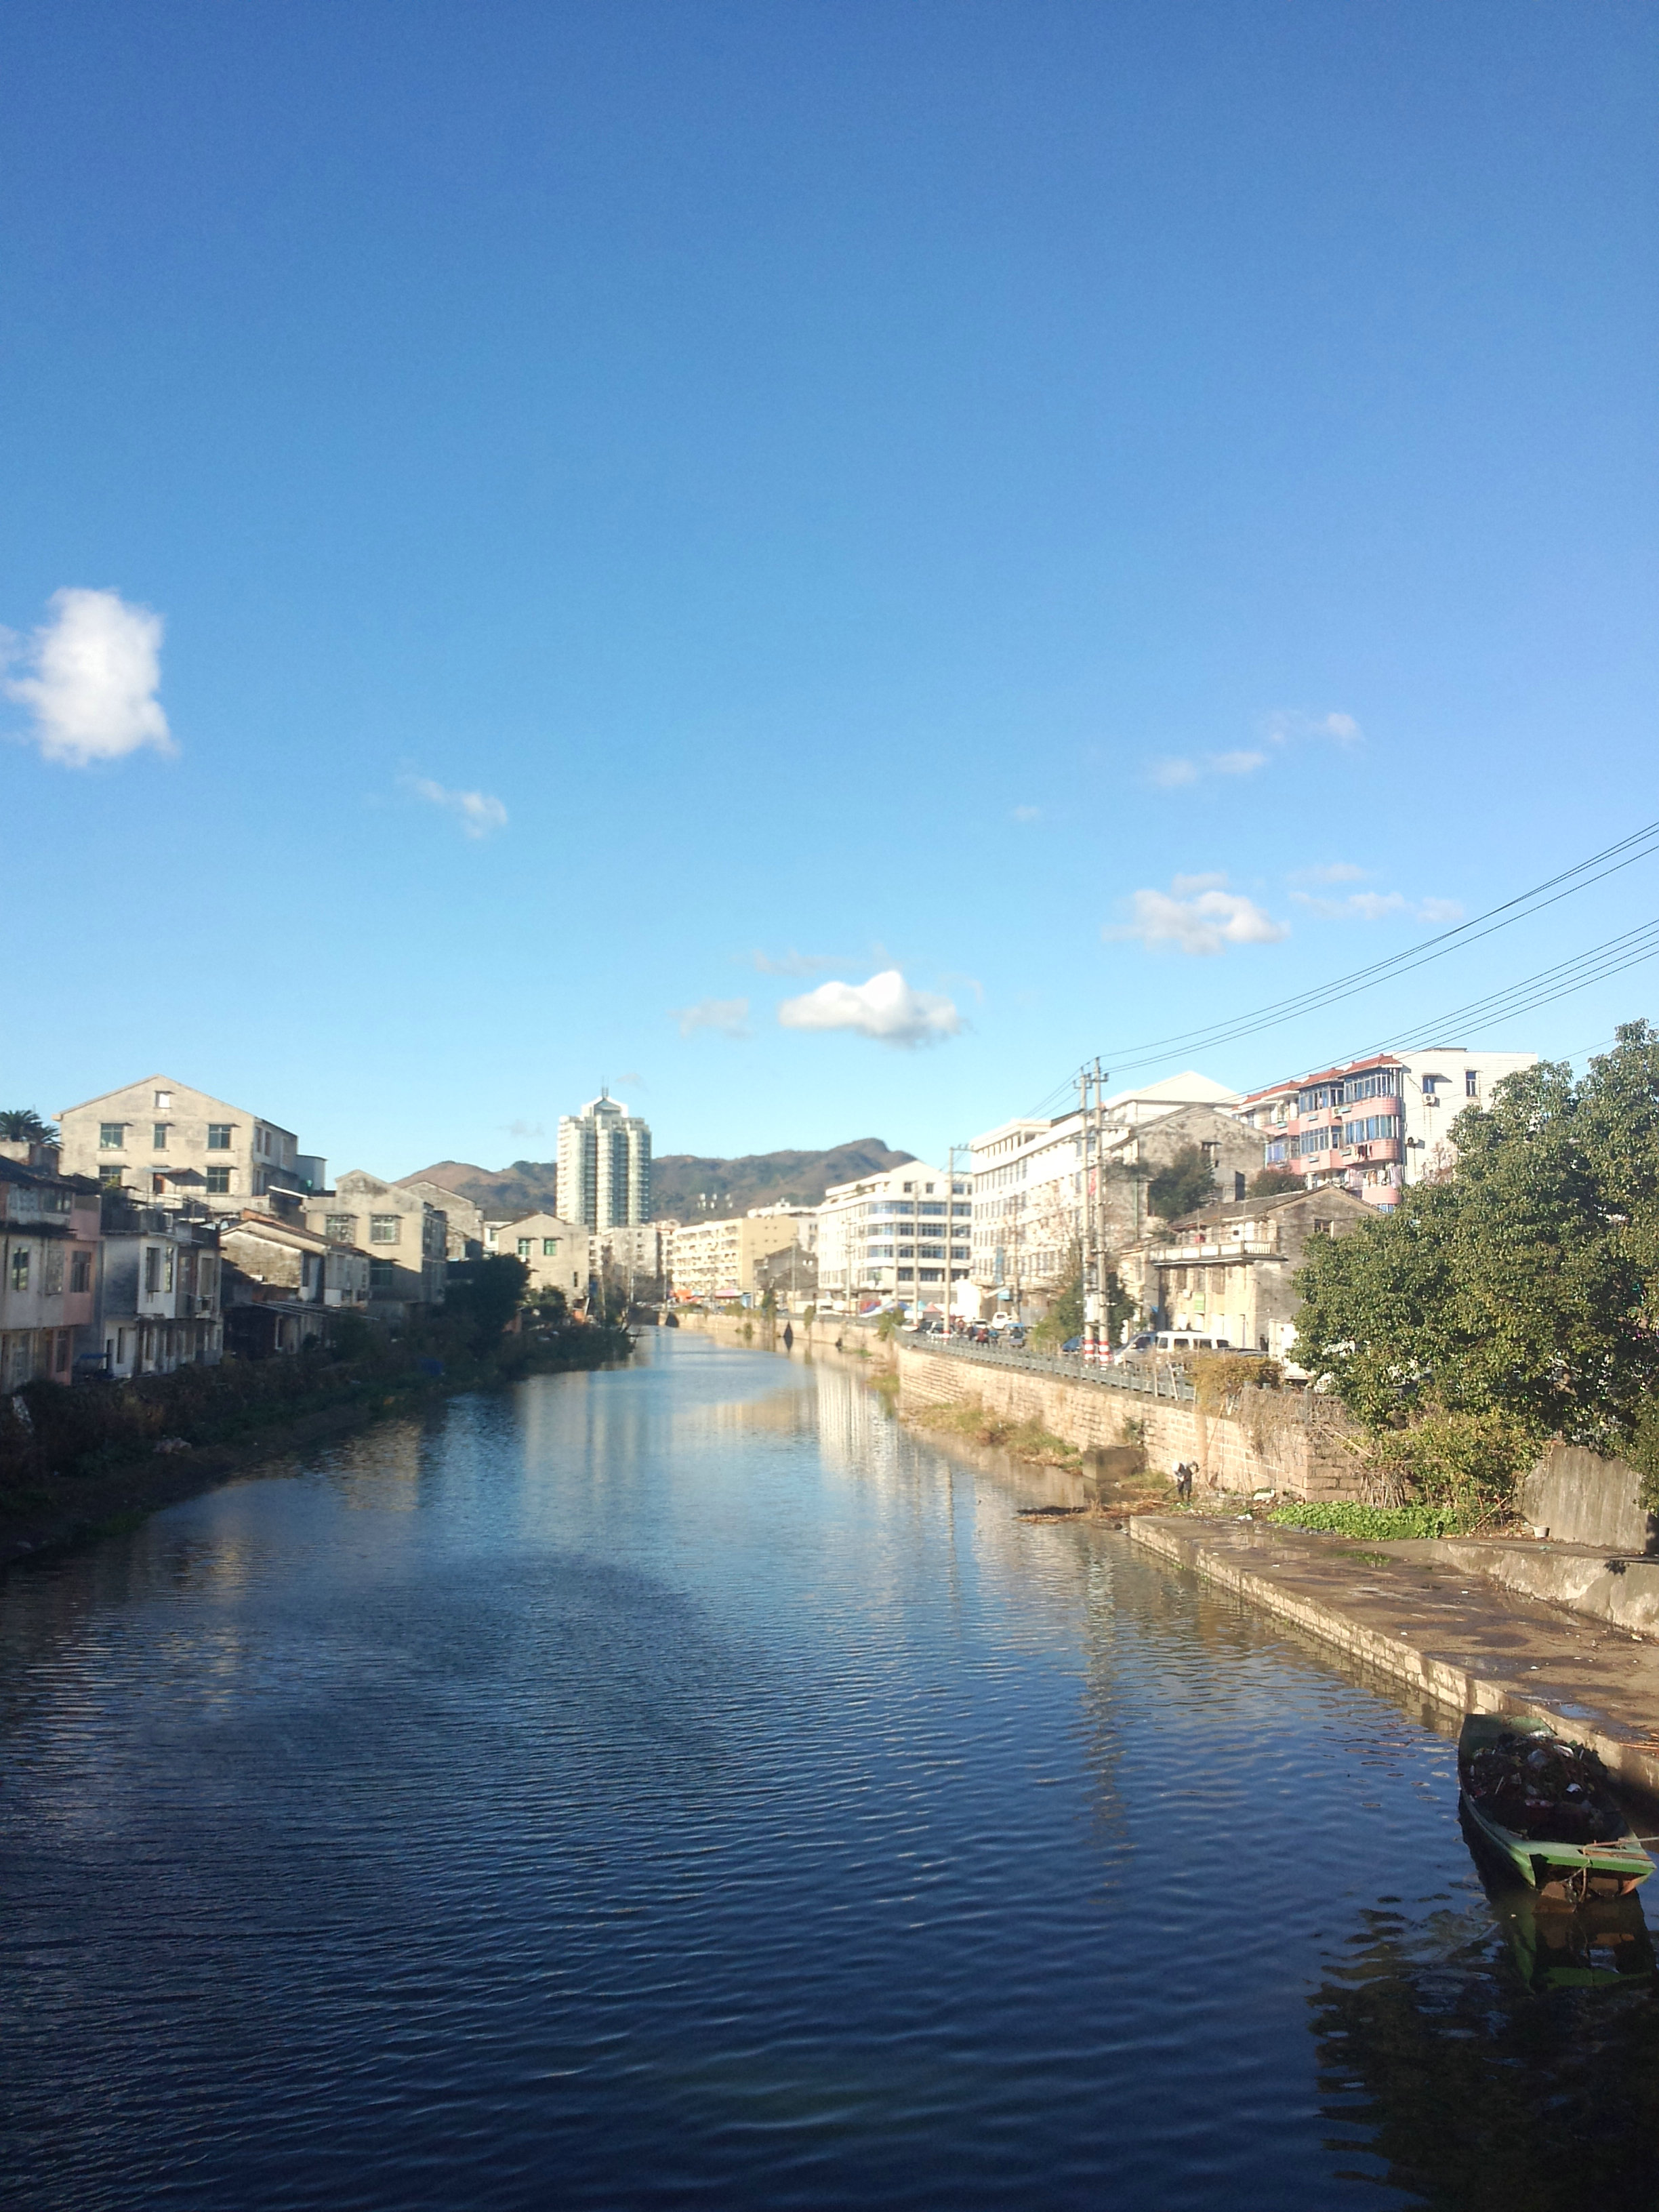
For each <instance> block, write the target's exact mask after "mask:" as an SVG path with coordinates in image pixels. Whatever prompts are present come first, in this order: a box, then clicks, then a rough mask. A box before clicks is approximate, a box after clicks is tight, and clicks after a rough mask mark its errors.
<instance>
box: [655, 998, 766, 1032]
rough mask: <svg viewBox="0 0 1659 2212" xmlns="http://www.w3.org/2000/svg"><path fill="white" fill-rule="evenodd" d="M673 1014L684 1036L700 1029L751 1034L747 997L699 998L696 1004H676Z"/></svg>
mask: <svg viewBox="0 0 1659 2212" xmlns="http://www.w3.org/2000/svg"><path fill="white" fill-rule="evenodd" d="M673 1015H674V1019H675V1020H676V1021H677V1022H678V1024H679V1025H680V1035H681V1036H696V1033H697V1031H698V1030H718V1031H719V1033H720V1036H728V1037H746V1036H748V1034H749V1001H748V1000H747V999H699V1000H698V1001H697V1003H696V1006H676V1007H675V1008H674V1009H673Z"/></svg>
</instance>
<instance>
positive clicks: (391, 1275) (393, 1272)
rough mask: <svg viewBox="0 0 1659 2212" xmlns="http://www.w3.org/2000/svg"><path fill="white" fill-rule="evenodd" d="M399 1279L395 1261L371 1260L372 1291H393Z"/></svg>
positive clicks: (369, 1276) (369, 1285)
mask: <svg viewBox="0 0 1659 2212" xmlns="http://www.w3.org/2000/svg"><path fill="white" fill-rule="evenodd" d="M397 1279H398V1264H397V1262H396V1261H395V1260H371V1261H369V1263H368V1287H369V1289H370V1290H371V1291H389V1290H392V1288H393V1287H394V1286H395V1285H396V1283H397Z"/></svg>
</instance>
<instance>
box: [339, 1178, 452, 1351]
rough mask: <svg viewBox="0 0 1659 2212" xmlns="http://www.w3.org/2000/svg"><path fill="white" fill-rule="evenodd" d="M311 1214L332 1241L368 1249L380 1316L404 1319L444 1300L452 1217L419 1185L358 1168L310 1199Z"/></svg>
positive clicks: (374, 1307) (372, 1307)
mask: <svg viewBox="0 0 1659 2212" xmlns="http://www.w3.org/2000/svg"><path fill="white" fill-rule="evenodd" d="M305 1220H306V1226H307V1228H308V1229H313V1230H316V1231H318V1232H319V1234H320V1235H321V1236H323V1237H325V1238H326V1239H327V1241H328V1242H329V1243H331V1244H340V1245H346V1246H350V1247H352V1248H354V1249H356V1250H358V1251H361V1252H367V1253H368V1310H369V1312H370V1314H371V1316H373V1317H374V1319H375V1320H376V1321H388V1322H400V1321H404V1320H405V1319H407V1318H408V1317H409V1316H410V1313H411V1312H412V1311H413V1310H415V1309H416V1308H417V1307H421V1306H431V1307H435V1306H441V1304H443V1302H444V1268H445V1263H446V1255H447V1249H448V1244H449V1223H448V1218H447V1213H446V1212H445V1210H444V1209H443V1208H442V1207H441V1206H434V1205H433V1203H432V1201H431V1200H430V1199H428V1198H423V1197H422V1195H421V1194H420V1193H419V1192H418V1191H414V1190H405V1189H404V1187H403V1186H402V1184H401V1183H395V1182H382V1181H381V1180H380V1176H372V1175H369V1174H367V1173H366V1172H365V1171H364V1170H362V1168H353V1169H352V1170H350V1171H349V1173H348V1174H346V1175H343V1176H341V1177H340V1179H339V1181H338V1182H337V1183H336V1184H335V1186H334V1188H333V1189H332V1190H331V1191H324V1192H323V1193H321V1194H320V1195H313V1196H312V1197H310V1198H308V1199H307V1201H306V1206H305Z"/></svg>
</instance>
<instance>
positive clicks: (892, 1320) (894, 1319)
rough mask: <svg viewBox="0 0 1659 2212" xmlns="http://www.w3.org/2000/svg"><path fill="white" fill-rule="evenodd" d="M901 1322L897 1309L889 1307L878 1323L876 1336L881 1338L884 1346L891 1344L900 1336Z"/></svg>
mask: <svg viewBox="0 0 1659 2212" xmlns="http://www.w3.org/2000/svg"><path fill="white" fill-rule="evenodd" d="M899 1320H900V1316H899V1311H898V1309H897V1307H896V1306H889V1307H888V1309H887V1310H886V1312H885V1313H884V1314H883V1316H882V1317H881V1319H880V1320H879V1321H878V1322H877V1323H876V1334H877V1335H878V1337H879V1338H880V1340H881V1341H882V1342H883V1343H884V1344H890V1343H891V1342H892V1340H893V1339H894V1338H895V1337H896V1335H897V1334H898V1330H899Z"/></svg>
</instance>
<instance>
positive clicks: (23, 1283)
mask: <svg viewBox="0 0 1659 2212" xmlns="http://www.w3.org/2000/svg"><path fill="white" fill-rule="evenodd" d="M11 1286H12V1288H13V1290H15V1291H26V1290H27V1288H28V1286H29V1248H28V1246H27V1244H15V1245H14V1246H13V1247H12V1254H11Z"/></svg>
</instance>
